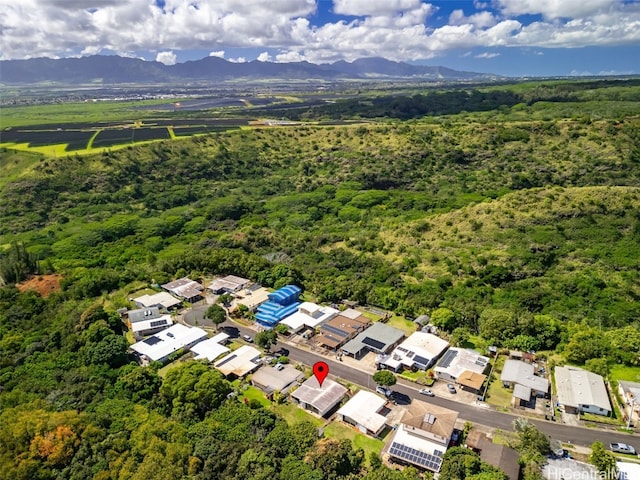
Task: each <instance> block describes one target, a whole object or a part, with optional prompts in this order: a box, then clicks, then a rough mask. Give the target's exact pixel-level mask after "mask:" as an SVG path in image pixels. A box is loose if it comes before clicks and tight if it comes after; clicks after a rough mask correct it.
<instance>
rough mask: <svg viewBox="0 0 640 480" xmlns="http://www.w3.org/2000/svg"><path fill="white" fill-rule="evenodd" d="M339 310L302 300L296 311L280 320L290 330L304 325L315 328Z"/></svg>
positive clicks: (293, 330) (295, 330)
mask: <svg viewBox="0 0 640 480" xmlns="http://www.w3.org/2000/svg"><path fill="white" fill-rule="evenodd" d="M338 313H340V310H337V309H335V308H332V307H321V306H320V305H316V304H315V303H311V302H303V303H301V304H300V306H299V307H298V311H297V312H295V313H293V314H291V315H289V316H288V317H286V318H285V319H284V320H282V321H280V323H282V324H283V325H286V326H287V327H289V330H291V331H292V332H297V331H299V330H301V329H302V328H304V327H309V328H315V327H317V326H318V325H321V324H323V323H324V322H326V321H328V320H331V319H332V318H333V317H335V316H336V315H338Z"/></svg>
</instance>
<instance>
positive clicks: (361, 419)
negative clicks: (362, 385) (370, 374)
mask: <svg viewBox="0 0 640 480" xmlns="http://www.w3.org/2000/svg"><path fill="white" fill-rule="evenodd" d="M386 403H387V400H386V399H384V398H382V397H380V396H379V395H376V394H375V393H371V392H367V391H366V390H360V391H359V392H358V393H356V394H355V395H354V396H353V398H351V400H349V401H348V402H347V403H345V404H344V405H343V406H342V407H341V408H340V410H338V412H337V414H338V418H340V419H341V420H342V421H343V422H347V423H350V424H352V425H355V426H356V427H358V429H359V430H360V431H361V432H362V433H365V434H367V433H368V434H371V435H378V434H379V433H380V432H381V431H382V429H383V428H384V426H385V423H386V421H387V419H386V417H384V415H381V414H380V410H382V409H383V408H384V406H385V405H386Z"/></svg>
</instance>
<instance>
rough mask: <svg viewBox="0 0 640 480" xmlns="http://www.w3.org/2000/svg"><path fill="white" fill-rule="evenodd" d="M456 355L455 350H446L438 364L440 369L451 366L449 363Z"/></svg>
mask: <svg viewBox="0 0 640 480" xmlns="http://www.w3.org/2000/svg"><path fill="white" fill-rule="evenodd" d="M457 355H458V351H457V350H447V352H446V353H445V354H444V356H443V357H442V360H440V361H439V362H438V366H440V367H442V368H447V367H449V365H451V362H453V359H454V358H456V356H457Z"/></svg>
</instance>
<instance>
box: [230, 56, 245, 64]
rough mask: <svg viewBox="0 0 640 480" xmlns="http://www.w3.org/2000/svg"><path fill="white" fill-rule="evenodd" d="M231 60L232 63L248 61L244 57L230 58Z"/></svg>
mask: <svg viewBox="0 0 640 480" xmlns="http://www.w3.org/2000/svg"><path fill="white" fill-rule="evenodd" d="M229 61H230V62H231V63H247V59H246V58H244V57H238V58H230V59H229Z"/></svg>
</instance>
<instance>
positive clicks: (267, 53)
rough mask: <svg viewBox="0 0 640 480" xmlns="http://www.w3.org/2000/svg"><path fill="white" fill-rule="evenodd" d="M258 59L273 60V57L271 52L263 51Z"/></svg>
mask: <svg viewBox="0 0 640 480" xmlns="http://www.w3.org/2000/svg"><path fill="white" fill-rule="evenodd" d="M257 60H258V61H259V62H271V61H272V58H271V55H270V54H269V52H262V53H261V54H260V55H258V57H257Z"/></svg>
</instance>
